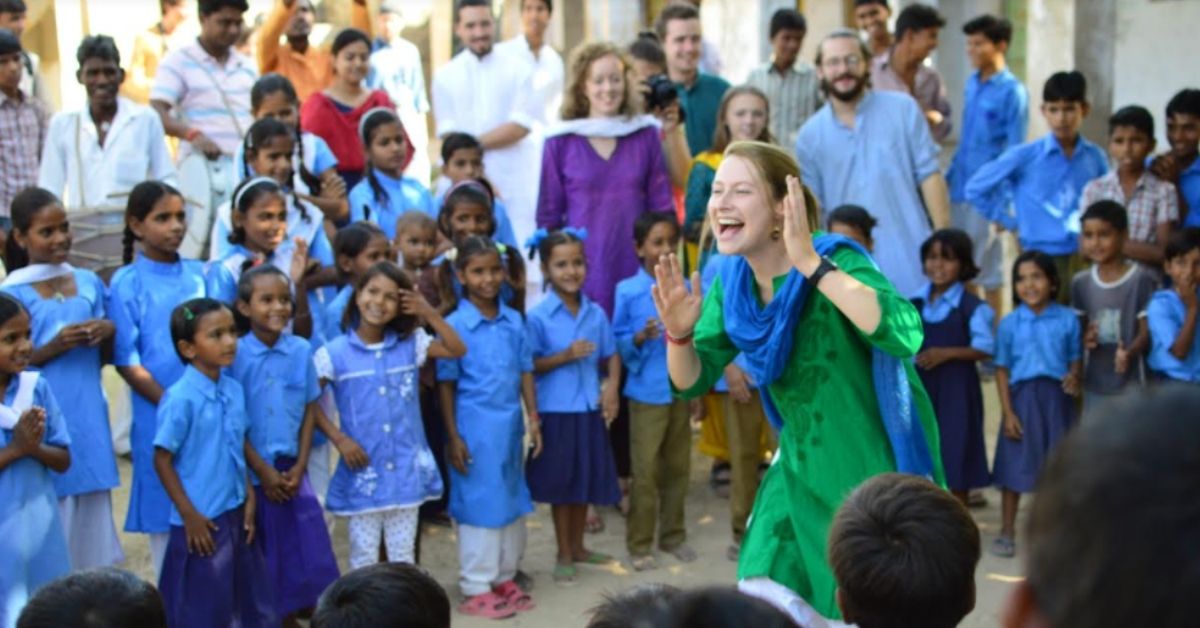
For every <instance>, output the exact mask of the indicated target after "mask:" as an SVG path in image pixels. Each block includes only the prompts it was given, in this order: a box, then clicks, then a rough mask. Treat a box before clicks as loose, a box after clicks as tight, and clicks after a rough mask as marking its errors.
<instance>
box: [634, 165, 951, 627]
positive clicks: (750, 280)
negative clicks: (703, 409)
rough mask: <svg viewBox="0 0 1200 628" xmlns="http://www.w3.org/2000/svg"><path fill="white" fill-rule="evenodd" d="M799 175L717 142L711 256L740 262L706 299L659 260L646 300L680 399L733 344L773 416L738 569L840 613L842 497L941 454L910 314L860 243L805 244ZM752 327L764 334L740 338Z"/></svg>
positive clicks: (915, 320) (809, 237)
mask: <svg viewBox="0 0 1200 628" xmlns="http://www.w3.org/2000/svg"><path fill="white" fill-rule="evenodd" d="M799 174H800V172H799V167H798V166H797V165H796V162H795V161H794V160H793V159H792V158H791V156H790V155H788V154H787V153H786V152H784V151H782V150H780V149H778V148H775V147H773V146H770V145H767V144H761V143H758V142H740V143H737V144H733V145H732V146H730V147H729V149H728V150H727V151H726V153H725V159H724V160H723V161H722V163H721V166H720V168H719V169H718V171H717V175H716V177H715V180H714V182H713V194H712V198H711V200H710V201H709V206H708V212H709V219H710V221H711V222H712V224H713V231H714V235H715V237H716V240H717V247H718V249H719V250H720V251H721V253H723V254H725V255H730V256H738V257H739V258H740V259H737V260H729V261H730V262H732V263H731V264H727V266H730V267H732V269H729V268H727V269H725V270H724V271H723V272H722V275H721V276H720V277H718V279H717V280H716V281H714V283H713V285H712V287H711V289H710V291H709V293H708V294H707V295H703V296H702V295H701V294H700V286H699V279H698V277H696V276H693V277H692V281H691V283H692V287H691V290H690V291H689V290H688V289H687V286H686V285H685V281H684V279H683V276H682V274H681V273H680V270H679V263H678V261H677V260H675V259H674V258H669V259H667V260H664V263H661V264H659V266H658V270H657V275H658V276H657V285H656V286H655V288H654V298H655V304H656V306H657V307H658V309H659V315H660V317H661V320H662V321H663V324H664V326H665V327H666V330H667V336H668V341H669V342H668V350H667V364H668V369H669V371H670V375H671V382H672V385H673V386H674V387H675V390H676V392H677V394H679V395H681V396H683V397H686V398H690V397H694V396H697V395H700V394H703V393H704V392H705V391H707V390H708V389H709V388H710V387H711V386H712V384H713V382H715V381H716V380H717V378H719V377H720V375H721V371H722V368H723V367H724V366H725V365H726V364H728V363H729V362H730V361H732V360H733V358H734V357H735V356H736V355H737V354H738V352H739V351H741V352H744V353H747V355H748V357H749V358H750V359H751V362H752V366H754V367H755V368H756V369H757V370H759V371H760V373H756V375H759V376H760V377H762V378H763V379H760V383H761V382H763V381H766V382H768V383H767V385H766V386H765V390H766V392H767V395H766V396H765V397H769V398H770V399H769V401H770V402H772V404H771V405H773V408H772V409H771V410H773V411H774V412H773V414H774V417H773V418H774V419H775V420H777V421H778V422H780V423H781V426H780V433H779V451H778V453H777V455H776V458H775V462H774V463H773V464H772V465H771V468H770V470H769V471H768V472H767V474H766V476H765V477H764V478H763V482H762V485H761V486H760V488H759V492H758V498H757V500H756V501H755V504H754V510H753V513H752V514H751V517H750V523H749V527H748V529H747V531H746V537H745V539H744V541H743V544H742V551H741V557H740V561H739V563H738V578H739V579H743V580H744V579H750V578H760V577H765V578H770V579H771V580H773V581H775V582H778V583H780V584H782V585H784V586H786V587H788V588H789V589H791V590H792V591H794V592H796V593H797V594H799V595H800V596H801V597H803V598H804V599H805V600H806V601H808V603H809V604H811V605H812V606H813V608H815V609H816V610H817V611H818V612H821V613H822V614H824V615H825V616H827V617H838V616H840V613H839V611H838V608H837V604H836V600H835V589H836V585H835V582H834V579H833V574H832V571H831V569H830V567H829V564H828V562H827V560H826V551H825V543H826V538H827V534H828V530H829V524H830V522H831V521H832V519H833V515H834V512H835V511H836V510H837V508H838V506H839V505H840V504H841V502H842V500H843V498H844V497H845V496H846V495H847V494H848V493H849V492H850V491H851V490H852V489H854V488H855V487H856V486H858V484H860V483H861V482H863V481H864V480H866V479H867V478H869V477H871V476H873V475H876V474H879V473H884V472H889V471H897V470H901V471H909V472H916V473H920V474H923V475H928V476H931V477H932V478H933V479H934V480H935V481H936V482H938V483H944V478H943V475H942V468H941V461H940V457H939V456H936V455H934V456H931V455H929V452H937V451H940V450H939V445H938V436H937V425H936V422H935V420H934V414H933V407H932V405H931V404H930V402H929V397H928V395H927V394H926V393H925V391H924V389H923V388H922V387H921V382H920V379H919V378H918V377H917V374H916V372H915V370H914V369H913V366H912V363H911V360H910V359H909V358H911V357H912V356H913V355H914V354H915V353H916V352H917V350H918V349H919V348H920V346H921V342H922V338H923V333H922V326H921V318H920V316H919V314H918V313H917V311H916V309H915V308H914V307H913V306H912V305H911V304H910V303H909V301H908V300H907V299H905V298H903V297H902V296H900V295H899V294H897V293H896V290H895V288H894V287H892V285H891V283H890V282H889V281H888V280H887V279H886V278H885V277H884V276H883V274H882V273H880V272H879V270H878V269H877V268H876V267H875V264H874V262H872V261H871V259H870V258H869V257H867V256H866V255H865V254H864V253H863V252H861V249H858V248H857V247H856V246H854V245H850V244H847V242H848V241H847V240H845V239H842V238H840V237H838V236H829V235H823V234H817V237H816V238H815V239H814V234H813V233H812V231H811V229H810V225H814V224H818V223H817V220H816V215H817V211H816V210H817V207H816V202H815V201H814V200H813V199H812V196H811V194H810V193H809V192H808V190H807V189H804V188H803V186H801V184H800V182H799ZM731 281H735V282H736V283H737V285H727V284H730V283H731ZM777 297H778V299H779V302H778V303H773V301H774V300H775V299H776V298H777ZM747 304H749V308H750V309H751V310H752V311H751V312H750V314H749V315H747V313H746V311H747V310H746V306H747ZM781 308H782V309H781ZM755 316H758V317H759V318H755ZM755 325H758V326H761V327H762V328H763V329H762V330H760V331H762V332H763V333H762V334H760V336H759V341H758V342H748V341H747V340H746V338H747V336H748V335H752V334H753V333H754V331H755V330H754V329H747V327H754V326H755ZM735 340H736V341H737V344H735ZM772 364H773V366H772ZM889 364H890V365H891V367H892V368H893V369H894V371H889V370H888V369H887V368H886V365H889ZM772 368H773V369H774V370H773V371H772V370H771V369H772ZM889 373H893V374H894V375H896V377H893V376H892V375H888V374H889ZM905 376H906V377H905ZM887 380H891V381H890V384H891V387H890V388H889V381H887ZM881 392H882V393H884V394H887V395H888V398H887V400H886V403H885V404H881V403H880V393H881ZM769 414H771V412H769ZM906 417H907V420H905V419H906Z"/></svg>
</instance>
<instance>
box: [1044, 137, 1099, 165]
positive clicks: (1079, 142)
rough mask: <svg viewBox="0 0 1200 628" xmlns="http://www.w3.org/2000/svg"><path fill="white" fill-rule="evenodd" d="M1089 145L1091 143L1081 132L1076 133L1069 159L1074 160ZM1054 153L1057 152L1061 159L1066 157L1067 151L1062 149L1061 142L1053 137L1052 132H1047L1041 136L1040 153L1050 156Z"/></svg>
mask: <svg viewBox="0 0 1200 628" xmlns="http://www.w3.org/2000/svg"><path fill="white" fill-rule="evenodd" d="M1091 145H1092V143H1091V142H1089V141H1088V140H1087V138H1086V137H1084V136H1083V134H1082V133H1079V134H1077V135H1076V137H1075V150H1073V151H1071V157H1070V159H1069V160H1070V161H1074V160H1075V158H1076V157H1078V156H1079V154H1080V153H1081V152H1082V151H1085V150H1087V149H1088V148H1089V147H1090V146H1091ZM1054 153H1058V154H1059V155H1061V156H1062V158H1063V159H1068V158H1067V153H1066V152H1065V151H1063V147H1062V144H1060V143H1059V142H1058V138H1057V137H1054V133H1053V132H1049V133H1046V134H1045V135H1043V136H1042V155H1043V156H1050V155H1052V154H1054Z"/></svg>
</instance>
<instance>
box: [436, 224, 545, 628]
mask: <svg viewBox="0 0 1200 628" xmlns="http://www.w3.org/2000/svg"><path fill="white" fill-rule="evenodd" d="M488 216H489V217H490V214H488ZM454 266H455V269H456V272H457V275H458V278H459V281H460V282H461V283H462V286H463V292H464V298H463V299H462V300H461V301H460V302H459V304H458V309H456V310H455V311H454V313H453V314H451V315H450V317H449V318H448V319H447V322H449V323H450V325H451V326H452V327H453V328H454V329H455V330H456V331H457V332H458V334H459V336H461V337H462V339H463V341H464V342H465V343H466V345H467V347H468V351H467V355H466V356H465V357H463V358H460V359H454V360H439V361H438V373H437V375H438V393H439V396H440V397H441V401H442V414H443V416H444V418H445V424H446V432H447V446H446V455H447V458H449V462H450V465H451V469H450V516H451V517H453V518H454V520H455V521H457V522H458V560H459V569H460V572H459V586H460V587H461V588H462V592H463V594H464V595H465V596H466V600H465V601H463V602H462V604H460V605H459V607H458V609H459V611H460V612H462V613H465V614H469V615H477V616H481V617H490V618H501V617H510V616H512V615H513V614H514V613H515V612H517V611H523V610H529V609H532V608H533V599H532V598H530V597H529V595H528V594H527V593H526V592H524V591H522V590H521V589H520V587H518V586H517V585H516V583H515V582H513V578H514V577H516V574H517V568H518V567H519V566H520V561H521V555H522V554H524V552H525V515H527V514H529V513H530V512H532V511H533V502H532V501H531V500H530V496H529V487H528V486H527V485H526V483H525V474H524V472H523V470H522V461H523V460H524V458H525V456H524V436H525V425H524V421H523V420H522V418H521V402H522V401H524V402H525V412H526V413H527V414H528V416H529V420H530V426H529V435H530V437H531V440H532V443H533V456H534V457H535V458H536V457H537V456H538V455H539V454H540V453H541V449H542V438H541V429H540V428H539V426H538V413H537V400H536V397H535V393H534V382H533V356H532V353H531V347H530V343H529V341H528V340H527V339H526V334H525V324H524V322H523V321H522V320H521V315H520V314H519V313H518V312H517V311H516V310H514V309H512V308H510V307H508V306H507V305H505V304H504V303H503V302H502V300H501V299H500V292H501V286H502V285H503V283H504V269H503V267H502V265H501V262H500V254H499V252H498V250H497V246H496V244H495V243H494V242H492V240H491V239H490V238H486V237H480V236H471V237H468V238H466V239H465V240H463V241H462V242H461V243H460V244H459V246H458V255H457V256H456V257H455V259H454Z"/></svg>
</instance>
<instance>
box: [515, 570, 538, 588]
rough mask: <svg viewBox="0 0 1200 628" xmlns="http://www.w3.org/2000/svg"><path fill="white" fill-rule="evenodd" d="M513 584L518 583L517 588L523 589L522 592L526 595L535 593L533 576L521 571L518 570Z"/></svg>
mask: <svg viewBox="0 0 1200 628" xmlns="http://www.w3.org/2000/svg"><path fill="white" fill-rule="evenodd" d="M513 582H515V583H517V586H519V587H521V590H522V591H524V592H526V593H530V592H532V591H533V576H531V575H529V574H527V573H525V572H524V571H521V570H520V569H518V570H517V575H515V576H513Z"/></svg>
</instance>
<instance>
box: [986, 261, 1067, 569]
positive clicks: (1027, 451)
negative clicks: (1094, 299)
mask: <svg viewBox="0 0 1200 628" xmlns="http://www.w3.org/2000/svg"><path fill="white" fill-rule="evenodd" d="M1012 275H1013V276H1012V283H1013V300H1014V301H1015V302H1016V303H1017V308H1016V309H1015V310H1013V312H1012V313H1011V314H1009V315H1008V316H1005V317H1004V319H1003V320H1001V321H1000V328H999V330H998V331H997V333H996V389H997V390H998V391H999V393H1000V407H1001V408H1002V409H1003V412H1004V420H1003V422H1002V423H1001V427H1000V437H999V438H998V439H996V458H995V462H994V463H993V467H992V475H993V478H994V480H995V483H996V485H997V486H998V487H999V488H1000V491H1001V494H1002V496H1003V501H1002V502H1001V516H1002V522H1001V528H1000V536H999V537H997V538H996V540H995V542H994V543H993V544H992V553H993V554H995V555H997V556H1001V557H1005V558H1009V557H1012V556H1013V555H1015V554H1016V522H1017V505H1018V504H1019V502H1020V499H1021V494H1022V493H1028V492H1030V491H1032V490H1033V488H1034V485H1035V484H1036V482H1037V477H1038V473H1039V472H1040V471H1041V470H1042V465H1043V464H1044V463H1045V461H1046V457H1047V456H1048V455H1049V454H1050V451H1051V450H1052V449H1054V446H1055V445H1057V444H1058V442H1059V441H1060V440H1062V438H1063V436H1065V435H1066V433H1067V429H1068V428H1069V427H1070V426H1071V424H1072V423H1073V422H1074V420H1075V400H1074V399H1072V397H1075V396H1078V395H1079V390H1080V376H1081V372H1082V369H1083V360H1082V353H1083V344H1082V343H1083V340H1082V336H1081V331H1080V326H1079V317H1078V316H1076V315H1075V312H1074V311H1073V310H1071V309H1070V308H1067V307H1066V306H1063V305H1059V304H1058V303H1056V302H1055V299H1057V298H1058V291H1059V290H1060V287H1061V285H1062V284H1061V281H1060V280H1059V277H1058V272H1057V269H1056V268H1055V265H1054V259H1053V258H1052V257H1050V256H1049V255H1047V254H1045V253H1042V252H1041V251H1025V252H1024V253H1022V254H1021V255H1020V256H1019V257H1017V261H1016V262H1015V263H1014V264H1013V271H1012Z"/></svg>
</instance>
